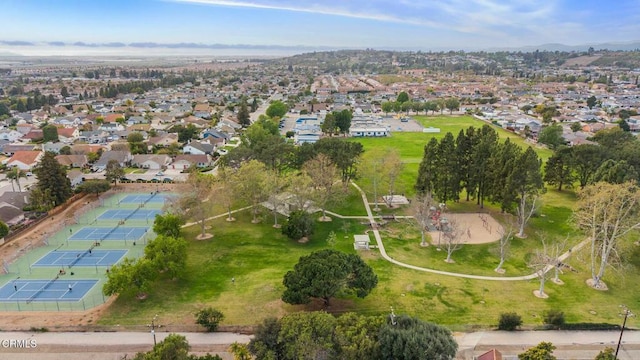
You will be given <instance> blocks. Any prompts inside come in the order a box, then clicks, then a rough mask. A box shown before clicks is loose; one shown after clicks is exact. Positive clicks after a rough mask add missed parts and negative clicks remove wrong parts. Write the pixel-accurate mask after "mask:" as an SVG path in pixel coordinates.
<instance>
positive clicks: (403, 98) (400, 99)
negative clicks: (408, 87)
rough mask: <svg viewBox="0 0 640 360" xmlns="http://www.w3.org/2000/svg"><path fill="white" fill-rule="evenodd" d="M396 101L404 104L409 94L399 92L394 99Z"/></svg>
mask: <svg viewBox="0 0 640 360" xmlns="http://www.w3.org/2000/svg"><path fill="white" fill-rule="evenodd" d="M396 101H397V102H399V103H401V104H402V103H404V102H407V101H409V94H407V92H406V91H401V92H400V93H399V94H398V97H397V98H396Z"/></svg>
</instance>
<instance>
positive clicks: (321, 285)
mask: <svg viewBox="0 0 640 360" xmlns="http://www.w3.org/2000/svg"><path fill="white" fill-rule="evenodd" d="M283 283H284V286H285V287H286V290H285V291H284V293H283V294H282V300H283V301H284V302H286V303H289V304H306V303H308V302H309V301H311V298H319V299H322V300H323V301H324V304H325V306H328V305H329V300H330V299H331V298H332V297H334V296H336V295H337V294H338V293H339V292H343V291H344V292H352V293H354V294H355V295H356V296H357V297H360V298H364V297H365V296H367V295H368V294H369V292H371V290H372V289H373V288H375V287H376V285H377V284H378V277H377V276H376V274H375V273H374V272H373V269H371V267H370V266H369V265H367V264H366V263H365V262H364V261H363V260H362V259H361V258H360V257H359V256H358V255H356V254H345V253H342V252H339V251H336V250H330V249H327V250H320V251H315V252H313V253H311V254H309V255H307V256H303V257H301V258H300V260H299V261H298V263H297V264H296V265H295V266H294V269H293V270H292V271H289V272H287V273H286V274H285V276H284V281H283Z"/></svg>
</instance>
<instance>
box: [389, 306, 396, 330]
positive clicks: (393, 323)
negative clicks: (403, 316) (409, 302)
mask: <svg viewBox="0 0 640 360" xmlns="http://www.w3.org/2000/svg"><path fill="white" fill-rule="evenodd" d="M389 319H391V325H393V326H395V325H397V324H398V322H397V321H396V314H395V313H394V312H393V306H392V307H391V314H390V315H389Z"/></svg>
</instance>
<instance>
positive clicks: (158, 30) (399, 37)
mask: <svg viewBox="0 0 640 360" xmlns="http://www.w3.org/2000/svg"><path fill="white" fill-rule="evenodd" d="M3 13H4V16H3V23H4V24H3V25H4V26H3V34H2V38H0V54H5V55H6V54H7V53H14V54H18V55H26V54H28V55H29V56H53V55H56V56H75V55H88V54H91V53H98V54H105V53H107V51H106V49H109V50H110V51H108V52H109V53H111V54H113V55H116V56H117V55H118V53H119V52H122V51H125V50H126V51H128V52H136V54H131V55H132V56H137V55H140V54H139V51H137V50H136V49H138V48H137V47H129V46H122V45H123V44H132V43H155V44H180V43H189V44H192V45H194V46H192V47H191V48H187V47H183V48H179V49H176V48H171V47H153V49H155V50H153V51H150V49H151V48H144V50H143V52H147V53H148V52H152V53H153V52H155V53H162V54H161V55H181V53H189V54H192V53H193V54H196V55H197V54H203V53H207V54H208V55H212V54H213V53H220V52H222V53H228V50H229V49H211V48H206V47H204V48H198V46H200V45H206V46H210V45H213V44H220V45H227V46H233V49H235V52H236V53H237V52H238V50H239V49H243V50H246V51H245V52H249V53H251V51H249V50H252V49H249V48H248V47H251V46H254V47H259V49H253V50H259V52H260V53H263V54H264V53H265V52H272V53H274V52H279V53H278V55H292V54H294V53H300V52H306V51H314V50H315V49H324V50H327V49H340V48H354V49H363V48H374V49H411V50H424V51H429V50H433V51H442V50H447V49H448V50H478V49H488V48H514V47H526V46H540V45H543V44H549V43H560V44H564V45H569V46H576V45H585V44H592V43H622V42H630V41H635V40H638V38H637V34H639V33H640V31H639V30H640V21H638V20H640V3H639V2H638V1H635V0H620V1H617V2H616V3H615V6H613V5H612V4H610V3H606V2H600V1H597V0H586V1H584V0H581V1H578V0H545V1H539V0H511V1H500V0H441V1H436V0H428V1H410V0H394V1H390V0H354V1H349V2H345V1H338V0H324V1H322V2H320V1H317V2H316V1H313V0H297V1H293V0H277V1H276V0H112V1H106V0H93V1H83V0H64V1H57V2H41V1H35V0H7V1H6V2H5V4H4V6H3ZM634 37H635V38H634ZM77 42H81V43H82V45H83V46H71V45H69V44H74V43H77ZM33 43H35V44H36V45H33ZM63 44H64V46H63ZM91 44H103V45H106V46H87V45H91ZM114 45H116V46H114ZM237 45H243V47H238V46H237ZM276 47H283V48H279V49H278V48H276ZM300 47H302V48H300ZM36 48H38V49H36ZM97 48H101V49H105V50H100V51H98V50H96V49H97ZM159 49H167V50H159ZM187 49H189V50H188V51H187ZM134 50H136V51H134ZM169 50H171V51H169ZM212 50H215V51H212ZM222 50H226V51H222ZM38 51H39V52H38ZM161 55H159V56H161Z"/></svg>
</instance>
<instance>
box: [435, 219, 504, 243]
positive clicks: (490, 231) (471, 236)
mask: <svg viewBox="0 0 640 360" xmlns="http://www.w3.org/2000/svg"><path fill="white" fill-rule="evenodd" d="M446 218H447V219H452V220H454V221H456V222H457V224H458V226H460V227H461V228H462V229H463V230H464V231H463V235H462V236H461V238H460V240H461V242H462V243H464V244H486V243H490V242H494V241H498V239H500V233H501V232H502V225H500V224H499V223H498V222H497V221H496V220H495V219H494V218H493V217H492V216H491V215H489V214H484V213H457V214H453V213H447V214H446ZM429 234H430V235H431V238H432V239H433V242H434V243H437V242H438V237H439V236H440V234H439V231H437V230H436V231H430V232H429Z"/></svg>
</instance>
